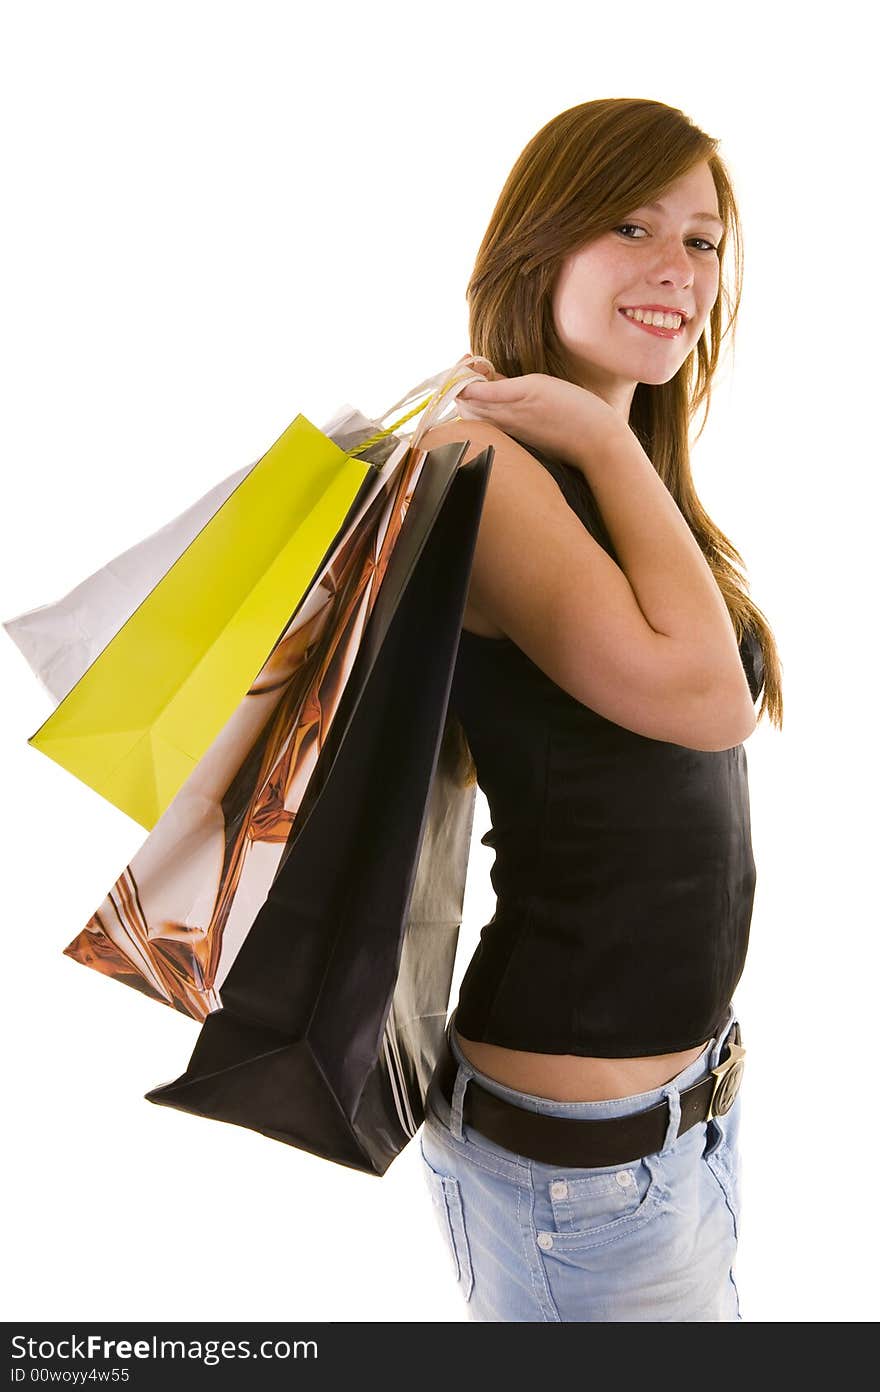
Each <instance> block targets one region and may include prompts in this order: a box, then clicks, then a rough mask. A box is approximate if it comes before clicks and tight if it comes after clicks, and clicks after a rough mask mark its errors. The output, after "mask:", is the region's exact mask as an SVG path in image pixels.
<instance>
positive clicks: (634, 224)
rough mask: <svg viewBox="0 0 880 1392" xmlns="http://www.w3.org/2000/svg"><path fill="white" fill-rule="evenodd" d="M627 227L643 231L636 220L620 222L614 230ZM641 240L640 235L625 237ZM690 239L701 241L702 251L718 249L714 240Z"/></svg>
mask: <svg viewBox="0 0 880 1392" xmlns="http://www.w3.org/2000/svg"><path fill="white" fill-rule="evenodd" d="M628 227H631V228H633V229H634V230H635V231H636V232H644V230H645V229H644V227H639V225H638V223H637V222H624V223H622V224H621V226H620V227H615V229H614V230H615V232H625V231H626V228H628ZM641 240H642V238H641V237H628V238H627V241H630V242H640V241H641ZM691 241H692V242H702V243H703V246H702V247H701V248H700V250H701V251H702V250H703V249H704V248H705V250H707V251H717V250H718V248H717V246H715V244H714V242H710V241H707V240H706V238H705V237H691Z"/></svg>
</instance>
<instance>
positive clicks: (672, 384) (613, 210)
mask: <svg viewBox="0 0 880 1392" xmlns="http://www.w3.org/2000/svg"><path fill="white" fill-rule="evenodd" d="M717 146H718V141H717V140H716V139H714V138H713V137H712V136H709V135H706V134H705V132H703V131H701V130H700V129H699V127H697V126H695V125H694V123H693V122H692V121H691V120H690V118H689V117H688V116H686V115H685V114H684V112H682V111H679V110H678V109H677V108H676V107H672V106H666V105H664V103H663V102H657V101H649V100H644V99H641V98H637V97H610V98H602V99H600V100H597V101H588V102H582V103H581V104H580V105H579V106H573V107H570V108H569V109H568V110H567V111H563V112H561V113H560V114H559V115H558V116H554V117H553V119H552V120H550V121H548V122H547V124H546V125H545V126H542V127H541V129H540V130H539V131H538V133H537V134H536V135H535V136H533V137H532V139H531V140H530V141H529V143H528V144H527V145H526V147H525V149H524V150H523V151H522V153H521V154H520V155H519V157H518V159H517V160H516V163H515V164H514V166H513V168H512V169H511V171H510V174H509V175H508V177H507V181H506V183H505V185H504V187H503V189H502V190H501V194H500V196H499V198H498V202H497V203H496V205H495V209H494V211H493V213H492V216H491V218H490V220H489V226H488V227H487V229H486V234H485V236H484V237H483V240H482V243H481V244H480V249H479V251H478V253H477V258H476V263H475V265H474V269H473V273H472V275H471V278H470V281H469V283H468V288H467V299H468V304H469V307H470V316H469V331H470V350H471V352H473V353H479V354H481V355H482V356H484V357H487V358H489V359H490V361H491V362H492V363H493V365H494V367H495V368H496V370H497V371H498V372H500V373H502V374H503V375H504V376H505V377H518V376H521V375H522V374H524V373H527V372H545V373H549V374H551V375H552V376H555V377H562V378H566V379H568V368H567V366H566V360H565V352H564V348H563V345H562V344H561V343H560V341H559V337H558V335H557V333H556V329H555V327H554V324H553V312H552V291H553V286H554V283H555V281H556V277H557V274H558V272H559V269H560V266H561V264H562V262H563V260H564V259H565V257H566V256H567V255H568V253H569V252H571V251H573V250H575V249H576V248H578V247H581V246H583V245H584V243H586V242H588V241H590V240H592V239H593V238H594V237H598V236H600V235H601V234H603V233H605V232H607V231H608V230H609V229H610V228H612V227H614V226H615V225H617V224H621V223H623V222H624V220H625V218H626V217H627V215H628V214H629V213H631V211H632V209H633V208H636V207H640V206H641V205H642V204H644V203H649V202H653V201H654V200H655V199H660V198H662V196H663V193H664V191H665V190H666V188H667V186H668V185H669V184H671V183H673V182H674V181H675V180H676V179H678V178H680V177H681V176H682V175H683V174H685V173H687V171H688V170H689V169H690V168H691V167H692V166H693V165H694V164H697V163H700V162H702V161H706V162H707V163H708V165H709V168H710V170H711V173H712V179H713V181H714V184H715V189H716V193H717V197H718V210H719V213H720V215H721V218H722V220H723V222H724V232H723V234H722V236H721V239H720V241H719V243H718V256H719V261H720V263H721V282H720V290H719V294H718V296H717V298H716V300H715V303H714V305H713V306H712V309H711V311H710V313H709V317H708V320H707V322H706V327H705V328H704V330H703V333H702V334H701V335H700V339H699V342H698V343H697V345H696V347H695V348H694V350H693V351H692V352H691V353H690V354H689V356H688V357H687V358H686V359H685V361H684V362H683V363H682V365H681V367H680V368H679V370H678V372H676V374H675V376H674V377H672V378H671V379H670V380H669V381H668V382H664V383H662V384H661V385H659V386H655V385H652V384H647V383H644V382H639V383H638V384H637V386H636V389H635V393H634V396H633V401H632V407H631V410H630V416H629V425H630V428H631V429H632V431H633V432H634V434H635V435H636V437H637V438H638V440H639V443H640V444H641V445H642V448H643V449H644V450H645V453H646V454H647V455H648V457H649V458H650V460H651V461H652V463H653V465H654V468H655V469H656V470H657V473H658V474H659V475H660V477H661V479H662V480H663V482H664V483H665V484H666V487H667V488H668V489H669V491H670V493H671V494H672V496H673V498H674V499H675V501H676V503H677V504H678V507H679V509H680V511H681V513H682V516H683V517H684V519H685V521H686V522H687V523H688V525H689V527H690V529H691V531H692V532H693V534H694V536H695V537H696V540H697V542H698V543H699V545H700V548H701V550H702V552H703V555H704V556H705V557H706V561H707V563H708V564H709V566H710V567H711V570H712V573H713V575H714V576H715V580H716V582H717V584H718V588H719V589H720V591H721V593H722V595H723V596H724V600H725V603H726V604H727V608H728V611H729V613H730V616H731V619H732V621H733V626H734V631H735V633H736V637H737V641H740V640H741V639H742V636H743V633H744V631H745V630H746V629H747V628H748V629H751V631H752V632H753V633H754V635H755V637H756V639H757V640H758V642H759V644H760V647H761V651H762V654H763V661H764V689H763V693H762V699H761V705H760V707H759V710H758V720H760V719H761V717H762V716H763V715H764V714H766V715H767V716H768V718H769V720H770V722H771V723H772V724H774V725H776V727H777V728H778V729H780V730H781V729H782V684H781V671H782V667H781V663H780V660H779V654H778V652H777V648H776V642H775V639H774V637H773V633H772V631H771V629H770V626H769V624H768V622H767V620H766V618H765V617H764V615H763V613H762V612H761V610H760V609H759V608H758V607H757V605H756V604H755V603H754V601H753V600H752V599H751V598H750V597H749V594H748V582H747V581H746V579H745V577H744V575H743V574H742V573H741V569H742V570H744V569H745V565H744V562H743V558H742V556H741V555H740V553H739V551H737V549H736V547H735V546H734V544H733V542H732V541H731V540H730V538H729V537H727V536H725V534H724V533H723V532H722V531H721V530H720V528H718V527H716V525H715V523H714V522H713V521H712V519H711V518H710V517H709V516H708V514H707V513H706V510H705V509H704V507H703V505H702V503H701V502H700V500H699V498H698V497H697V491H696V488H695V487H694V480H693V476H692V474H691V465H690V442H689V438H688V432H689V428H690V424H691V421H692V420H693V418H694V417H695V416H696V414H697V411H698V410H699V408H700V406H701V405H703V404H704V403H705V411H704V415H703V422H702V424H701V426H700V429H699V431H698V433H697V436H696V437H695V438H696V439H699V436H700V434H702V431H703V428H704V426H705V423H706V419H707V418H708V413H709V402H710V397H711V385H712V379H713V377H714V375H715V371H716V368H717V366H718V361H719V356H720V350H721V345H722V342H723V340H724V339H725V338H727V337H728V335H730V337H731V344H732V343H733V338H734V336H735V328H736V319H737V314H738V312H739V305H740V300H741V298H742V283H743V255H742V228H741V225H740V219H739V212H738V210H737V206H736V200H735V198H734V194H733V187H732V183H731V179H730V175H729V174H728V172H727V169H726V167H725V165H724V163H723V161H722V160H721V158H720V157H719V155H718V154H717ZM728 262H732V267H731V274H730V275H728V273H727V263H728ZM740 568H741V569H740ZM471 781H472V771H471Z"/></svg>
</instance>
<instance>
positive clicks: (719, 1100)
mask: <svg viewBox="0 0 880 1392" xmlns="http://www.w3.org/2000/svg"><path fill="white" fill-rule="evenodd" d="M727 1048H728V1054H727V1058H726V1059H725V1060H724V1061H723V1063H719V1065H718V1067H717V1068H713V1069H712V1070H711V1071H712V1072H713V1073H714V1074H715V1087H714V1088H713V1089H712V1096H711V1097H710V1099H709V1110H708V1111H707V1113H706V1117H705V1120H706V1121H711V1120H712V1118H713V1117H716V1116H724V1113H725V1112H729V1111H730V1109H731V1107H732V1106H733V1104H734V1101H735V1099H736V1094H737V1093H738V1092H739V1085H740V1083H741V1082H742V1075H743V1068H744V1067H745V1064H744V1059H745V1056H746V1051H745V1049H744V1048H743V1046H742V1045H741V1044H728V1046H727Z"/></svg>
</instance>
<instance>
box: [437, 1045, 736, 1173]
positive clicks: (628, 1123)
mask: <svg viewBox="0 0 880 1392" xmlns="http://www.w3.org/2000/svg"><path fill="white" fill-rule="evenodd" d="M722 1048H726V1049H727V1055H726V1057H722V1059H721V1061H720V1062H719V1064H718V1066H717V1067H716V1068H713V1069H711V1070H710V1071H709V1072H708V1073H707V1074H706V1076H705V1077H704V1078H701V1079H700V1081H699V1082H698V1083H694V1084H693V1085H692V1086H691V1087H689V1088H685V1089H684V1090H683V1091H682V1092H681V1094H680V1099H681V1120H680V1121H679V1124H678V1134H679V1135H682V1134H683V1133H684V1132H685V1131H688V1130H689V1129H690V1127H692V1126H696V1124H697V1122H699V1121H707V1122H708V1121H710V1120H711V1119H712V1117H713V1116H723V1115H724V1113H725V1112H728V1111H730V1108H731V1107H732V1106H733V1103H734V1099H735V1098H736V1094H737V1092H738V1091H739V1087H740V1083H741V1082H742V1074H743V1067H744V1063H743V1060H744V1059H745V1052H746V1051H745V1049H744V1048H743V1046H742V1043H741V1034H740V1027H739V1021H738V1020H735V1021H734V1022H733V1024H732V1025H731V1027H730V1029H729V1031H728V1033H727V1036H726V1038H725V1040H724V1044H723V1046H722ZM457 1071H458V1060H457V1059H456V1057H455V1055H454V1054H453V1052H452V1050H451V1048H450V1045H449V1038H448V1027H447V1034H446V1035H444V1040H443V1048H442V1052H441V1055H440V1058H439V1059H438V1061H437V1065H436V1067H435V1069H434V1073H433V1076H432V1078H431V1082H430V1085H429V1087H428V1097H427V1099H426V1105H427V1106H430V1101H431V1093H432V1091H433V1090H434V1089H435V1088H437V1089H439V1091H440V1092H441V1093H442V1094H443V1096H444V1097H445V1099H446V1101H447V1102H448V1104H449V1106H450V1107H451V1106H452V1089H453V1086H454V1084H455V1076H456V1073H457ZM462 1120H463V1121H464V1122H465V1124H466V1125H468V1126H472V1127H473V1128H474V1130H475V1131H479V1132H481V1134H482V1135H484V1136H486V1137H487V1138H488V1139H489V1140H490V1141H494V1142H495V1144H496V1145H500V1146H503V1147H504V1148H505V1149H506V1150H511V1151H514V1152H515V1153H516V1154H517V1155H524V1156H527V1157H528V1158H529V1159H531V1160H538V1161H540V1162H541V1163H542V1164H549V1165H571V1166H592V1165H618V1164H623V1163H624V1162H625V1161H627V1160H634V1159H640V1158H641V1157H642V1156H644V1155H653V1154H654V1153H655V1152H657V1151H659V1150H661V1149H662V1148H663V1142H664V1140H665V1139H666V1130H667V1126H668V1122H669V1104H668V1102H667V1101H666V1099H665V1098H664V1100H663V1101H662V1102H659V1103H658V1104H657V1105H656V1106H655V1107H651V1108H649V1110H648V1111H645V1112H633V1113H631V1114H629V1115H627V1116H617V1117H602V1118H598V1119H595V1120H594V1119H592V1118H586V1117H565V1116H551V1115H550V1114H548V1113H546V1112H530V1111H527V1110H525V1109H524V1108H523V1107H518V1106H516V1105H515V1104H514V1103H513V1102H508V1101H506V1100H505V1099H504V1098H503V1097H496V1096H495V1094H494V1093H493V1092H487V1091H486V1089H485V1088H484V1087H481V1086H480V1084H479V1082H478V1081H477V1079H476V1078H470V1079H469V1080H468V1084H467V1087H466V1088H465V1093H464V1107H463V1109H462Z"/></svg>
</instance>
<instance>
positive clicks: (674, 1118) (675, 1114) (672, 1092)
mask: <svg viewBox="0 0 880 1392" xmlns="http://www.w3.org/2000/svg"><path fill="white" fill-rule="evenodd" d="M663 1096H664V1097H665V1098H666V1101H667V1102H668V1103H669V1121H668V1122H667V1124H666V1135H665V1136H664V1137H663V1144H662V1146H661V1147H660V1154H661V1155H662V1154H663V1152H664V1151H666V1150H670V1149H671V1147H672V1146H674V1145H675V1142H676V1141H677V1140H678V1127H679V1123H680V1121H681V1093H680V1092H679V1090H678V1088H677V1087H676V1086H675V1084H672V1085H670V1086H669V1087H665V1088H664V1089H663Z"/></svg>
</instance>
